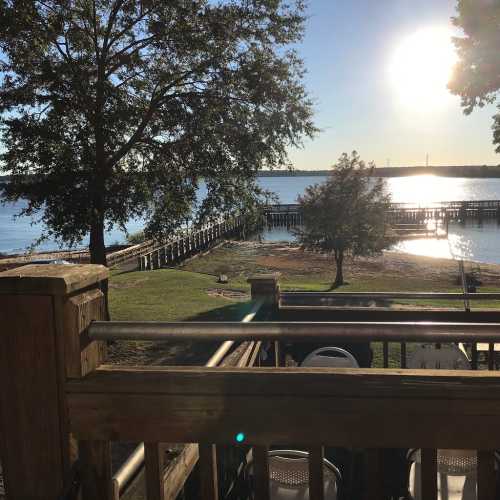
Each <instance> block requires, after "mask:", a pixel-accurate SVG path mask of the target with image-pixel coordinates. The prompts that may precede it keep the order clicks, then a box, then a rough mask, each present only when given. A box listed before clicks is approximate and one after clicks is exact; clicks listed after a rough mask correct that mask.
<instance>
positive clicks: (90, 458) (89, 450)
mask: <svg viewBox="0 0 500 500" xmlns="http://www.w3.org/2000/svg"><path fill="white" fill-rule="evenodd" d="M78 448H79V455H80V460H81V463H82V472H81V474H82V478H81V479H82V500H111V498H112V497H113V491H112V482H111V477H112V474H111V443H110V442H109V441H80V442H79V443H78Z"/></svg>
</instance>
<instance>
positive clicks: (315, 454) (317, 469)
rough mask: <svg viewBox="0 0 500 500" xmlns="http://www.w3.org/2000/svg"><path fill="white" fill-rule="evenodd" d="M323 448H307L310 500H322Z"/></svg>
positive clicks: (323, 493) (323, 491)
mask: <svg viewBox="0 0 500 500" xmlns="http://www.w3.org/2000/svg"><path fill="white" fill-rule="evenodd" d="M324 456H325V454H324V449H323V446H317V447H314V448H309V498H310V500H324V498H325V489H324V488H325V487H324V482H325V481H324V477H323V458H324Z"/></svg>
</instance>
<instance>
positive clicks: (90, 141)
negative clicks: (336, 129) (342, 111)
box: [0, 0, 315, 264]
mask: <svg viewBox="0 0 500 500" xmlns="http://www.w3.org/2000/svg"><path fill="white" fill-rule="evenodd" d="M303 24H304V5H303V1H302V0H290V1H285V0H219V1H212V0H0V71H1V73H0V84H1V86H0V114H1V115H0V116H2V122H1V124H2V132H3V134H2V143H3V144H2V148H3V149H4V153H3V154H2V157H1V160H2V162H0V170H3V171H4V172H6V173H9V174H11V182H10V183H9V184H8V186H7V188H6V196H7V199H9V200H16V199H19V198H24V199H26V200H27V201H28V205H27V208H26V209H25V210H24V211H23V213H25V214H27V215H32V216H33V215H34V216H36V215H39V216H41V218H42V219H43V221H44V222H45V224H46V226H47V234H48V235H51V236H53V237H56V238H57V239H59V240H60V241H62V242H64V243H70V244H73V243H76V242H79V241H81V240H82V239H83V238H84V237H85V235H87V234H89V233H90V253H91V261H92V262H94V263H102V264H105V263H106V256H105V246H104V232H105V229H106V228H107V227H109V226H111V225H113V224H118V225H120V226H122V227H123V226H124V224H125V223H126V221H127V220H128V219H129V218H131V217H137V216H143V217H146V219H147V220H148V221H149V225H148V227H147V230H148V232H149V234H150V235H156V236H158V237H159V236H161V235H164V234H166V233H168V232H169V231H171V230H172V229H174V228H175V227H176V226H178V225H179V224H180V223H181V222H182V221H184V220H185V218H186V216H188V215H190V214H191V210H192V207H193V203H194V201H195V199H196V190H197V188H198V186H199V184H200V182H202V181H203V182H204V183H205V185H206V191H207V196H206V198H205V200H204V201H203V203H202V204H201V206H198V212H197V217H199V218H201V217H207V216H210V215H213V214H214V213H215V212H225V211H227V210H229V209H232V208H234V207H235V206H236V205H237V204H238V203H240V204H241V200H242V196H241V193H242V192H245V193H257V191H258V189H257V185H256V183H255V174H256V172H257V171H258V170H259V169H261V168H263V167H270V168H272V167H275V166H280V165H284V164H287V162H288V159H287V149H288V148H289V147H290V146H297V145H300V141H301V137H303V136H311V135H313V134H314V132H315V128H314V126H313V124H312V121H311V104H310V101H309V99H308V97H307V95H306V93H305V90H304V88H303V85H302V76H303V67H302V62H301V60H300V59H299V58H298V57H297V54H296V53H295V52H294V51H293V50H291V49H290V44H294V43H296V42H297V41H299V40H300V39H301V37H302V33H303ZM0 150H1V148H0ZM247 198H248V199H249V198H252V196H247Z"/></svg>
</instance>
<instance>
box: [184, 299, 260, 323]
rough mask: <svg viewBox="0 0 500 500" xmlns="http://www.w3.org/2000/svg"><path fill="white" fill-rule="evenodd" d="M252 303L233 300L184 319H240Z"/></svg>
mask: <svg viewBox="0 0 500 500" xmlns="http://www.w3.org/2000/svg"><path fill="white" fill-rule="evenodd" d="M252 305H253V303H252V302H235V303H233V304H228V305H226V306H222V307H218V308H217V309H211V310H210V311H206V312H202V313H199V314H196V315H194V316H190V317H189V318H187V319H186V321H241V320H242V319H243V318H244V316H245V315H246V314H248V313H249V312H250V310H251V308H252Z"/></svg>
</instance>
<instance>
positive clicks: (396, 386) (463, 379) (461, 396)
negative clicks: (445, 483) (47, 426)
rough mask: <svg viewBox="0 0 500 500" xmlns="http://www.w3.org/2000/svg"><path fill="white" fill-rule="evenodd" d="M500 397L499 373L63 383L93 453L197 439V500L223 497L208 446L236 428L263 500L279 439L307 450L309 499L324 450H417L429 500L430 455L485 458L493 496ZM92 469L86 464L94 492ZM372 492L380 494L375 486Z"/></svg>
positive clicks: (173, 374) (99, 378) (146, 374)
mask: <svg viewBox="0 0 500 500" xmlns="http://www.w3.org/2000/svg"><path fill="white" fill-rule="evenodd" d="M499 391H500V375H499V374H498V373H496V372H493V373H491V372H488V373H485V372H469V371H466V372H444V371H439V372H437V371H425V370H424V371H421V370H417V371H409V370H408V371H405V372H401V371H399V370H361V369H358V370H349V369H302V368H301V369H296V368H289V369H286V368H274V369H265V368H253V369H237V370H235V369H223V368H214V369H208V368H151V369H147V370H145V369H140V370H139V369H126V368H118V367H110V366H103V367H101V368H99V369H97V370H96V371H95V372H94V373H92V374H91V375H88V376H86V377H85V378H84V379H81V380H75V381H68V383H67V384H66V394H67V399H68V407H69V416H70V422H71V430H72V432H73V433H74V434H75V435H76V436H77V437H78V438H79V439H80V440H84V441H85V442H87V443H89V446H91V447H93V448H95V447H102V446H103V443H106V442H108V441H110V440H139V439H144V440H145V441H147V442H148V443H159V442H165V441H167V442H198V443H200V467H201V473H202V482H201V484H202V490H201V493H200V497H201V498H202V499H204V500H214V499H217V498H219V496H218V488H217V474H218V472H217V464H216V459H215V456H216V455H215V445H216V444H224V445H228V444H235V437H236V435H237V434H239V433H240V432H243V433H244V434H245V437H246V439H245V444H247V445H250V446H253V447H254V448H253V449H254V453H253V455H254V461H255V471H256V475H255V476H256V477H255V481H256V491H257V496H256V498H259V500H266V499H268V498H269V477H268V473H267V470H268V465H267V453H266V451H267V449H268V447H269V446H270V445H273V444H277V443H279V444H280V445H287V444H288V445H297V443H301V444H302V445H306V446H307V448H308V449H311V450H313V455H312V460H311V476H310V478H311V479H310V484H312V485H313V488H312V489H311V496H310V498H311V499H312V500H318V499H322V488H319V487H317V485H319V484H322V481H321V476H320V474H321V469H320V468H318V467H316V468H314V464H319V463H320V460H319V457H320V456H321V447H322V446H323V445H330V446H343V447H358V448H366V449H379V448H389V447H391V448H395V447H397V448H411V447H420V448H423V449H424V450H426V451H425V452H424V453H423V464H422V467H423V470H424V473H423V475H422V476H423V483H422V491H423V498H426V499H429V500H435V499H436V498H437V496H436V451H435V450H436V449H437V448H455V449H456V448H461V449H476V450H480V452H479V455H478V456H479V472H478V500H486V499H488V500H493V498H494V496H493V495H494V469H493V466H492V460H491V459H490V457H491V455H492V453H493V452H492V450H493V449H494V448H497V447H500V428H499V427H498V425H497V424H498V421H499V419H500V401H499V397H498V393H499ZM154 446H156V444H155V445H154ZM99 466H100V464H99V463H96V461H95V460H92V459H91V457H90V463H87V467H88V468H89V469H90V470H93V471H96V474H95V477H93V478H89V480H91V481H93V484H94V485H95V484H96V483H97V484H98V481H97V478H98V477H99ZM426 471H430V472H428V473H426ZM389 473H390V471H389ZM375 477H376V478H378V480H379V481H381V480H382V477H381V476H380V475H379V476H375ZM314 485H316V487H315V486H314ZM367 491H369V492H370V493H369V497H370V498H381V497H380V496H377V495H376V494H374V493H373V492H376V491H380V489H379V487H376V485H368V486H367ZM100 493H101V497H100V498H106V496H105V495H106V491H101V492H100ZM93 498H95V497H93ZM151 498H154V497H151Z"/></svg>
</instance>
